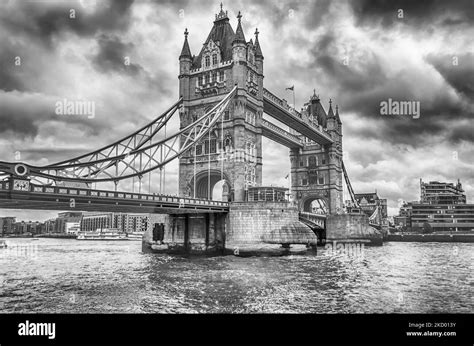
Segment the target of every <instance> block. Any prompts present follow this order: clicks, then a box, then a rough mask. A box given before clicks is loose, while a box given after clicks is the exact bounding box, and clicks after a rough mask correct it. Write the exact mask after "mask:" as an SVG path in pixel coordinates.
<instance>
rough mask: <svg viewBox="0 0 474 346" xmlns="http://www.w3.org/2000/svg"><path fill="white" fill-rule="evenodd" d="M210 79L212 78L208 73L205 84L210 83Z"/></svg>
mask: <svg viewBox="0 0 474 346" xmlns="http://www.w3.org/2000/svg"><path fill="white" fill-rule="evenodd" d="M211 78H212V76H211V74H210V73H209V74H208V75H207V82H208V83H211Z"/></svg>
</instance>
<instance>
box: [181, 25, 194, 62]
mask: <svg viewBox="0 0 474 346" xmlns="http://www.w3.org/2000/svg"><path fill="white" fill-rule="evenodd" d="M188 34H189V32H188V28H186V30H185V31H184V44H183V49H182V50H181V54H180V55H179V58H180V59H181V58H192V55H191V49H189V43H188Z"/></svg>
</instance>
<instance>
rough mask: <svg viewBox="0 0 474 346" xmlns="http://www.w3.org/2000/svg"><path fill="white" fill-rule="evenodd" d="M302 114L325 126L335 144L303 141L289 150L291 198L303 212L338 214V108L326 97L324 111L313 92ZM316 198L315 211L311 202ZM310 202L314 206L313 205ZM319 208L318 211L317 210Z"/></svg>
mask: <svg viewBox="0 0 474 346" xmlns="http://www.w3.org/2000/svg"><path fill="white" fill-rule="evenodd" d="M303 115H304V116H306V117H308V119H310V121H312V122H313V123H314V124H316V125H319V126H321V128H322V129H325V130H326V131H327V132H328V133H329V135H330V136H331V138H332V139H333V141H334V143H332V144H327V145H320V144H318V143H315V142H313V141H306V142H305V143H304V147H303V148H302V149H293V150H291V152H290V161H291V189H292V197H293V199H294V200H295V201H297V202H298V205H299V208H300V210H302V211H308V212H312V211H316V212H320V211H321V212H325V213H328V214H340V213H342V212H343V196H342V179H343V172H342V122H341V119H340V117H339V109H338V107H337V106H336V113H334V111H333V109H332V101H331V100H329V110H328V112H327V113H326V111H325V110H324V107H323V106H322V104H321V102H320V99H319V96H317V95H316V93H314V94H313V96H312V97H311V98H310V100H309V102H308V103H306V104H305V105H304V108H303ZM314 201H316V202H317V203H314V204H316V210H312V209H313V208H312V202H314ZM314 204H313V207H314ZM317 209H320V210H317Z"/></svg>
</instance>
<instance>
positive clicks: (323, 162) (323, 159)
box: [322, 154, 326, 165]
mask: <svg viewBox="0 0 474 346" xmlns="http://www.w3.org/2000/svg"><path fill="white" fill-rule="evenodd" d="M322 164H323V165H325V164H326V155H324V154H323V157H322Z"/></svg>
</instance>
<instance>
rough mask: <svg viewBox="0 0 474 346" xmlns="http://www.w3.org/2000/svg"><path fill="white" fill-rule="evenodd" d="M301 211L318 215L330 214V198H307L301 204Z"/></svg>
mask: <svg viewBox="0 0 474 346" xmlns="http://www.w3.org/2000/svg"><path fill="white" fill-rule="evenodd" d="M299 207H300V211H303V212H307V213H316V214H329V201H328V198H326V197H322V196H320V195H309V196H305V197H304V198H302V199H301V200H300V203H299Z"/></svg>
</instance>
